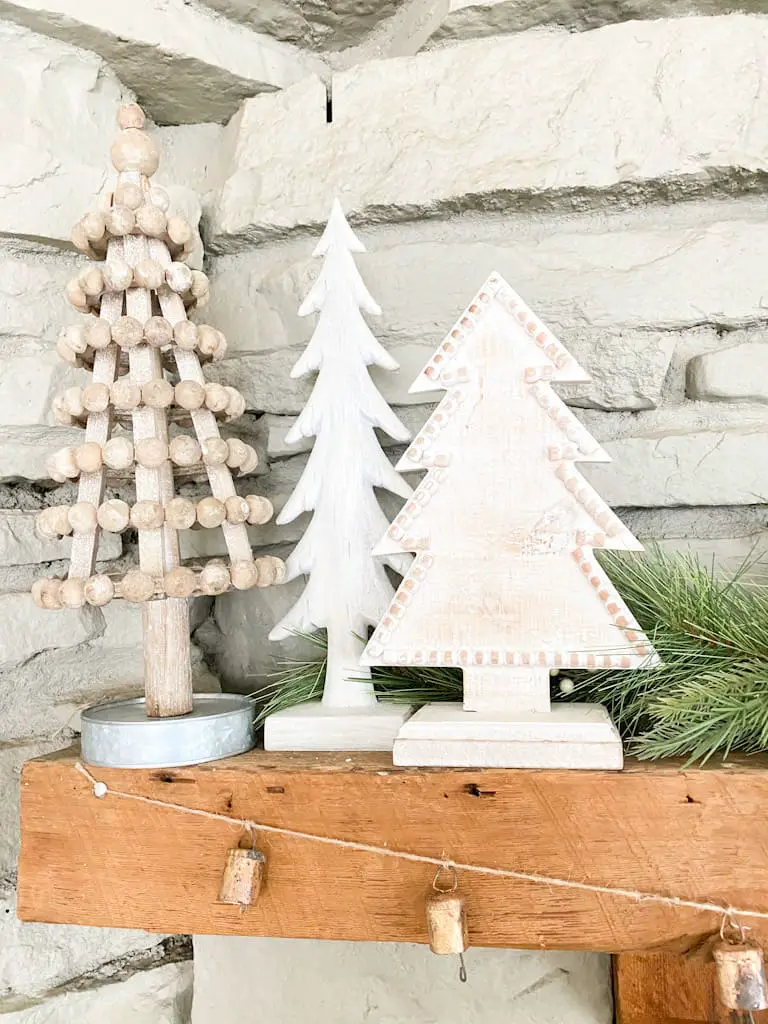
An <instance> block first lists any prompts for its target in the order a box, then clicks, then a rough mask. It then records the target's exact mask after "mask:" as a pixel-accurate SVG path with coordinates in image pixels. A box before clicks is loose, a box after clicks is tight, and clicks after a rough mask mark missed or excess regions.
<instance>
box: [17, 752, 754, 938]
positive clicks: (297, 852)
mask: <svg viewBox="0 0 768 1024" xmlns="http://www.w3.org/2000/svg"><path fill="white" fill-rule="evenodd" d="M77 759H78V751H77V750H75V749H71V750H67V751H62V752H60V753H58V754H53V755H49V756H47V757H42V758H38V759H36V760H34V761H29V762H27V763H26V764H25V766H24V770H23V773H22V782H21V792H22V801H21V807H22V811H21V813H22V849H21V858H20V865H19V903H18V913H19V917H21V918H22V920H25V921H47V922H54V923H65V924H84V925H104V926H111V927H115V926H117V927H123V928H143V929H147V930H149V931H157V932H165V933H169V932H184V933H190V932H191V933H196V934H226V935H271V936H285V937H305V938H320V939H360V940H365V939H374V940H385V941H399V942H425V941H426V928H425V921H424V897H425V894H426V892H427V890H428V889H429V887H430V885H431V881H432V877H433V875H434V871H433V869H432V868H431V867H429V866H428V865H425V864H417V863H410V862H405V861H398V860H394V859H392V858H389V857H383V856H381V855H377V854H371V853H363V852H358V851H352V850H345V849H340V848H337V847H332V846H325V845H320V844H318V843H314V842H309V841H307V840H302V839H296V838H288V837H284V836H273V835H269V836H268V835H263V836H262V837H261V838H260V840H259V846H260V848H261V849H262V850H263V851H264V852H265V853H266V857H267V871H266V882H265V886H264V889H263V891H262V895H261V897H260V899H259V901H258V904H257V905H256V906H254V907H251V908H249V909H248V910H247V911H246V912H245V913H241V912H240V910H239V909H238V908H237V907H231V906H224V905H221V904H219V903H218V902H217V896H218V890H219V885H220V882H221V874H222V870H223V868H224V863H225V859H226V852H227V850H228V849H229V848H230V847H232V846H234V845H236V844H237V842H238V840H239V838H240V837H241V834H242V832H241V828H240V826H239V825H237V824H233V825H232V826H229V825H227V824H226V823H223V822H220V821H212V820H208V819H205V818H200V817H195V816H192V815H188V814H181V813H178V812H176V811H174V810H170V809H167V808H160V807H155V806H151V805H147V804H142V803H137V802H135V801H129V800H121V799H119V798H117V797H114V796H112V795H107V796H106V797H103V798H102V799H98V798H96V797H95V796H94V795H93V792H92V787H91V785H90V784H89V782H88V780H87V779H86V778H84V777H83V776H82V775H81V774H79V773H78V772H77V771H76V769H75V765H76V763H77ZM93 774H94V776H95V777H96V778H97V779H101V780H103V781H105V782H106V783H107V785H108V786H109V787H110V788H112V789H116V790H123V791H126V792H130V793H138V794H141V795H143V796H148V797H152V798H156V799H159V800H163V801H167V802H170V803H174V804H178V805H180V806H183V807H194V808H201V809H206V810H212V811H215V812H217V813H219V814H225V815H231V816H232V817H235V818H237V817H243V818H250V819H255V820H257V821H262V822H265V823H268V824H271V825H278V826H285V827H288V828H291V829H298V830H301V831H306V832H312V833H319V834H321V835H326V836H335V837H339V838H342V839H349V840H358V841H362V842H366V843H371V844H374V845H377V846H389V847H392V848H397V849H401V850H407V851H410V852H414V853H421V854H427V855H430V856H436V857H440V856H441V855H442V854H443V853H445V854H447V855H448V856H450V857H452V858H454V859H456V860H460V861H464V862H467V863H476V864H483V865H489V866H496V867H505V868H511V869H514V870H520V871H525V872H531V873H539V874H545V875H549V876H556V877H560V878H567V879H573V880H577V881H588V882H591V883H595V884H598V885H606V886H612V887H621V888H626V889H639V890H645V891H650V892H658V893H664V894H672V895H680V896H685V897H686V898H689V899H693V900H697V901H714V902H718V903H723V904H730V905H735V906H742V907H750V908H757V909H760V910H766V911H768V853H767V851H768V824H767V823H766V813H765V812H766V808H768V759H764V758H750V759H745V760H742V761H737V760H734V762H733V763H731V764H729V765H728V766H727V767H719V768H684V767H681V766H680V765H679V764H674V763H670V762H667V763H662V764H655V765H650V764H646V763H641V762H630V763H629V765H628V767H627V768H626V769H625V770H624V771H622V772H601V771H595V772H581V771H562V770H558V771H528V770H520V771H511V770H499V769H476V770H469V769H421V768H395V767H393V766H392V763H391V759H390V757H389V756H388V755H384V754H291V753H267V752H265V751H262V750H257V751H253V752H251V753H249V754H246V755H243V756H241V757H239V758H235V759H232V760H229V761H219V762H215V763H213V764H205V765H200V766H197V767H193V768H180V769H170V770H138V771H137V770H114V769H112V770H108V769H101V768H95V769H93ZM460 885H461V888H462V890H463V892H464V893H465V895H466V900H467V912H468V919H469V929H470V937H471V941H472V943H473V945H485V946H509V947H519V948H524V947H542V948H544V947H546V948H551V949H585V950H603V951H607V952H612V953H618V952H640V951H645V952H649V951H656V952H658V951H671V952H682V951H686V950H689V949H691V948H693V947H694V946H696V945H697V943H698V942H699V941H700V940H701V939H702V938H704V937H705V936H707V935H708V934H711V933H712V931H713V930H715V929H716V928H717V927H718V926H719V919H718V918H717V917H716V916H715V915H713V914H710V913H706V912H702V911H697V910H690V909H682V908H671V907H666V906H661V905H658V904H653V903H635V902H632V901H631V900H627V899H620V898H618V897H616V896H609V895H603V894H595V893H590V892H581V891H577V890H569V889H563V888H551V887H549V886H547V885H541V884H533V883H530V882H523V881H516V880H509V879H504V878H494V877H488V876H480V875H474V874H469V873H467V872H465V873H464V874H463V875H462V876H461V877H460ZM745 923H748V924H750V925H751V926H752V927H753V932H752V934H753V935H754V936H756V937H757V938H758V939H760V940H762V941H766V940H768V922H766V921H759V920H754V921H749V922H745ZM766 944H768V941H766Z"/></svg>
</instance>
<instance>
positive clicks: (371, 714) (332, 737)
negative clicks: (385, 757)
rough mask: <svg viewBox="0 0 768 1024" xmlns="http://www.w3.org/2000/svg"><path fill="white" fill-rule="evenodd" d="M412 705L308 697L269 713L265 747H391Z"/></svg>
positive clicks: (389, 748) (359, 748)
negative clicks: (344, 703)
mask: <svg viewBox="0 0 768 1024" xmlns="http://www.w3.org/2000/svg"><path fill="white" fill-rule="evenodd" d="M411 711H412V709H411V708H410V707H408V706H405V705H402V704H386V703H383V702H381V701H380V702H379V703H378V704H374V705H373V706H370V707H356V708H353V707H346V708H339V707H327V706H326V705H325V704H322V703H321V702H320V701H308V702H307V703H306V704H300V705H298V706H297V707H293V708H286V710H285V711H278V712H276V713H275V714H274V715H270V716H269V718H267V720H266V721H265V722H264V749H265V750H391V749H392V746H393V744H394V742H395V737H396V736H397V735H398V732H399V730H400V728H401V727H402V725H403V723H404V722H405V721H406V719H407V718H408V717H409V716H410V714H411Z"/></svg>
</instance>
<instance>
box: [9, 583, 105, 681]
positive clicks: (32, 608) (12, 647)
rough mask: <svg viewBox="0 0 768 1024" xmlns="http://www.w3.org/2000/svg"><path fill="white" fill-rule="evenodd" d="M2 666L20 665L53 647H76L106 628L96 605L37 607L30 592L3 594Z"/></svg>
mask: <svg viewBox="0 0 768 1024" xmlns="http://www.w3.org/2000/svg"><path fill="white" fill-rule="evenodd" d="M0 622H2V623H3V629H2V630H1V631H0V666H2V667H9V666H11V665H18V664H20V663H21V662H23V661H26V660H27V659H28V658H32V657H34V655H36V654H40V652H41V651H47V650H50V649H51V648H53V647H75V646H77V644H81V643H83V642H84V641H86V640H92V639H93V638H94V637H96V636H98V635H99V634H100V633H102V632H103V630H104V619H103V618H102V615H101V612H100V611H99V610H98V609H96V608H90V607H88V606H86V607H85V608H77V609H74V608H62V609H60V610H58V611H49V610H48V609H43V608H38V607H37V606H36V605H35V603H34V602H33V600H32V597H31V595H30V594H0Z"/></svg>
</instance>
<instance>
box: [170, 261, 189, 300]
mask: <svg viewBox="0 0 768 1024" xmlns="http://www.w3.org/2000/svg"><path fill="white" fill-rule="evenodd" d="M165 280H166V282H167V284H168V287H169V288H170V289H171V291H172V292H177V293H178V294H179V295H183V294H184V292H188V291H189V289H190V287H191V286H192V271H191V270H190V269H189V267H188V266H187V265H186V263H172V264H171V265H170V267H168V269H167V270H166V272H165Z"/></svg>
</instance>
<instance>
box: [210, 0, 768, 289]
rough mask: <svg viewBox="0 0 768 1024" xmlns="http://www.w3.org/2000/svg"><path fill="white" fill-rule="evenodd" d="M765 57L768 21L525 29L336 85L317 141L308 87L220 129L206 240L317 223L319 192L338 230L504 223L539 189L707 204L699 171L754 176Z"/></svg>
mask: <svg viewBox="0 0 768 1024" xmlns="http://www.w3.org/2000/svg"><path fill="white" fill-rule="evenodd" d="M766 58H768V23H767V22H766V21H765V19H763V18H760V17H753V16H748V15H735V14H734V15H729V16H728V17H719V18H718V17H713V18H696V17H692V18H680V19H676V20H658V21H646V22H628V23H623V24H619V25H609V26H607V27H605V28H600V29H597V30H596V31H594V32H585V33H581V34H571V33H568V32H561V33H557V32H546V33H545V32H525V33H520V34H519V35H514V36H506V37H504V36H501V37H495V38H493V39H481V40H477V41H470V42H466V43H459V44H457V45H456V46H452V47H446V48H441V49H437V50H432V51H429V52H426V53H420V54H418V55H417V56H415V57H404V58H397V59H393V60H387V61H372V62H368V63H366V64H363V65H360V66H356V67H354V68H352V69H350V70H349V71H346V72H342V73H340V74H337V75H335V76H334V80H333V124H332V125H331V126H330V127H329V126H328V124H327V123H325V118H324V111H325V104H324V90H323V87H322V83H321V82H320V81H319V80H318V81H317V82H316V83H315V84H314V85H313V84H312V83H311V82H306V81H305V82H302V83H300V84H299V85H297V86H294V87H293V88H292V89H289V90H286V91H285V92H283V93H281V94H280V95H278V96H276V97H275V96H260V97H256V98H254V99H252V100H249V101H247V102H246V103H245V104H244V105H243V107H242V108H241V110H240V112H239V114H238V115H237V117H235V118H234V119H233V121H232V122H231V123H230V126H229V128H228V132H227V134H228V135H229V136H230V138H229V145H230V146H231V151H232V153H233V159H232V162H231V166H230V168H229V170H228V173H227V180H226V181H225V182H224V184H223V186H222V187H221V189H220V190H219V193H218V196H217V197H216V199H215V202H214V204H213V208H212V211H211V234H212V237H213V238H214V239H217V238H226V237H229V238H233V237H241V238H242V237H247V238H250V239H255V238H263V237H265V236H268V235H270V234H279V233H284V232H286V231H287V230H289V229H291V228H295V227H297V226H298V225H299V224H303V225H307V224H317V225H319V224H320V223H321V222H322V220H323V218H324V216H325V211H326V209H327V202H328V197H329V196H330V195H333V194H334V192H335V193H337V194H338V195H339V196H340V198H341V200H342V202H343V203H344V207H345V209H346V210H347V212H348V214H350V215H352V217H353V218H354V217H357V218H360V219H366V218H368V219H378V220H380V219H381V211H382V210H385V211H387V210H388V211H389V214H390V219H402V218H403V217H404V216H407V217H409V218H410V217H414V216H418V215H423V214H429V215H434V214H435V213H438V212H440V211H446V212H447V211H449V210H450V211H451V212H453V211H455V209H456V208H457V207H458V208H465V209H483V208H485V209H490V208H494V207H496V208H498V206H499V205H500V204H503V205H504V206H505V207H507V208H513V209H514V207H515V205H516V202H515V200H514V198H513V197H516V196H517V197H520V198H521V199H524V200H525V201H527V197H528V196H529V195H530V194H531V193H533V194H536V195H540V194H541V193H544V192H546V191H548V190H551V191H552V193H553V201H554V203H555V205H556V206H561V207H564V208H568V207H569V206H570V205H571V202H570V201H569V197H571V198H572V199H573V200H574V201H575V200H578V202H579V203H582V202H583V201H584V200H583V196H584V193H585V191H587V192H588V191H590V190H603V191H605V190H611V191H612V193H613V198H615V197H618V196H623V195H625V194H626V195H627V196H628V197H629V198H630V199H631V201H632V202H637V200H638V196H641V195H643V193H646V195H647V196H653V195H654V194H656V193H657V192H658V187H657V186H655V184H654V182H657V181H661V182H665V183H667V185H668V184H669V183H671V182H675V183H679V187H680V188H681V189H687V190H689V191H691V190H693V191H697V190H698V191H699V192H705V191H706V189H707V185H706V179H707V177H708V176H709V174H710V172H711V173H715V172H716V173H717V175H719V176H720V177H722V176H723V175H728V174H732V175H733V176H734V178H739V177H741V176H743V175H744V174H745V173H747V174H749V173H759V172H764V171H765V170H766V168H767V167H768V145H766V137H767V135H768V92H766V91H765V90H760V89H759V88H757V83H759V80H760V74H761V72H760V70H759V69H760V68H762V67H763V66H764V65H765V61H766ZM459 69H460V70H461V73H458V71H459ZM425 96H432V97H439V102H432V103H425V102H424V97H425ZM393 111H397V118H396V119H393ZM745 111H748V112H749V113H748V115H747V116H745V114H744V112H745ZM265 123H269V124H271V125H272V127H273V129H276V130H273V131H269V132H265V131H264V130H263V125H264V124H265ZM436 139H439V140H440V142H439V148H440V153H441V154H445V155H446V158H443V159H435V158H434V157H435V140H436ZM555 196H556V197H557V198H556V199H555V198H554V197H555ZM599 201H600V200H599V198H598V202H599ZM544 202H546V198H545V199H544ZM490 269H491V268H490V266H488V267H487V268H486V272H487V271H488V270H490ZM498 269H499V270H500V271H501V272H502V273H505V274H506V270H505V269H504V268H503V267H498ZM512 279H513V280H515V283H516V286H518V287H520V288H522V287H523V285H522V283H521V282H519V281H517V280H516V279H515V278H512ZM373 286H374V287H375V282H373ZM535 299H536V296H531V297H530V300H531V301H532V302H534V304H535Z"/></svg>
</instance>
